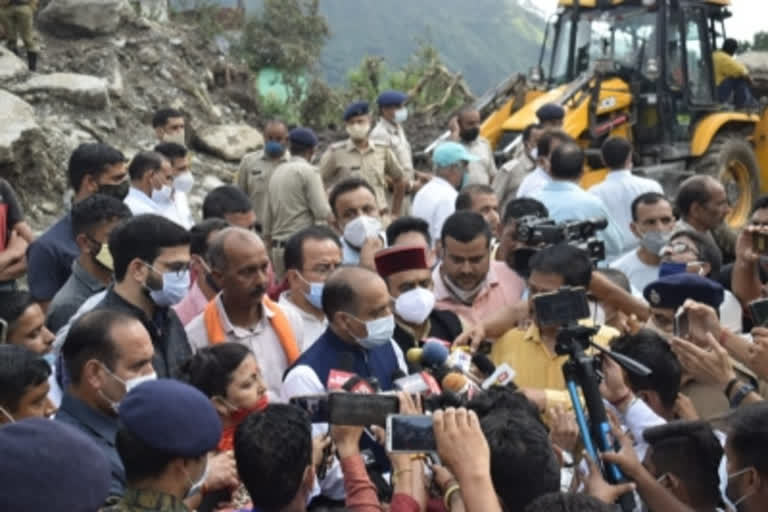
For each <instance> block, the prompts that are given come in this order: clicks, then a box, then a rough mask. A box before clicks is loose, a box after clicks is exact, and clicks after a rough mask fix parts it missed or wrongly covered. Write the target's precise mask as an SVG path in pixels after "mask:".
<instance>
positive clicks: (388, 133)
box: [370, 118, 415, 215]
mask: <svg viewBox="0 0 768 512" xmlns="http://www.w3.org/2000/svg"><path fill="white" fill-rule="evenodd" d="M370 137H371V140H372V141H374V142H375V143H376V144H377V145H379V146H384V147H387V148H389V149H391V150H392V153H394V155H395V157H396V158H397V161H398V163H399V164H400V167H402V168H403V171H404V172H405V178H406V179H407V180H408V181H409V182H410V181H412V180H413V179H414V177H415V173H414V170H413V151H412V150H411V144H410V142H408V139H407V138H406V137H405V131H404V130H403V127H402V126H400V125H399V124H394V123H390V122H389V121H387V120H386V119H384V118H381V119H379V122H378V123H376V126H374V128H373V130H371V135H370ZM411 199H412V194H408V193H407V191H406V194H405V197H404V198H403V211H402V212H400V213H401V214H402V215H407V214H408V213H409V212H410V210H411ZM387 200H388V201H389V202H390V203H391V202H392V194H390V193H389V191H388V193H387Z"/></svg>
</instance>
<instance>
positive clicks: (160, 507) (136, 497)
mask: <svg viewBox="0 0 768 512" xmlns="http://www.w3.org/2000/svg"><path fill="white" fill-rule="evenodd" d="M105 512H189V509H188V508H187V506H186V505H185V504H184V502H183V501H181V500H180V499H178V498H177V497H176V496H171V495H170V494H165V493H163V492H160V491H152V490H149V489H132V488H130V487H128V488H127V489H126V490H125V494H124V495H123V497H122V498H121V499H120V501H119V502H118V503H117V504H116V505H114V506H111V507H107V508H106V509H105Z"/></svg>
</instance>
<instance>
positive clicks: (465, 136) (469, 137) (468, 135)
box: [459, 127, 480, 142]
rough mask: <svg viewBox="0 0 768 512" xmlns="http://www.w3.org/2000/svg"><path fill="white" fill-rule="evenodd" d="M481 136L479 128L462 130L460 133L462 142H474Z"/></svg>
mask: <svg viewBox="0 0 768 512" xmlns="http://www.w3.org/2000/svg"><path fill="white" fill-rule="evenodd" d="M479 135H480V128H477V127H475V128H468V129H466V130H461V132H460V133H459V136H460V137H461V140H463V141H464V142H474V141H475V139H477V137H478V136H479Z"/></svg>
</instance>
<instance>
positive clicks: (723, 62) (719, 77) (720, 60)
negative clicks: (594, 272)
mask: <svg viewBox="0 0 768 512" xmlns="http://www.w3.org/2000/svg"><path fill="white" fill-rule="evenodd" d="M712 63H713V65H714V68H715V85H720V84H721V83H723V80H725V79H726V78H746V77H747V76H749V70H747V67H746V66H745V65H744V64H742V63H741V62H739V61H737V60H736V59H734V58H733V57H732V56H730V55H728V54H727V53H725V52H724V51H722V50H716V51H714V52H712Z"/></svg>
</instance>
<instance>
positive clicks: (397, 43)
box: [216, 0, 554, 95]
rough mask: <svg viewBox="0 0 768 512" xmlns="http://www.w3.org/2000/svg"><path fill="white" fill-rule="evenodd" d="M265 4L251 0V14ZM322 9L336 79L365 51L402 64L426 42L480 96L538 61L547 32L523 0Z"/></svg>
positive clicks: (355, 2)
mask: <svg viewBox="0 0 768 512" xmlns="http://www.w3.org/2000/svg"><path fill="white" fill-rule="evenodd" d="M216 1H217V2H218V3H220V4H222V5H231V4H233V0H216ZM544 1H554V0H544ZM261 4H262V1H261V0H246V6H247V9H248V12H249V13H255V12H258V9H259V8H260V6H261ZM320 9H321V11H322V12H323V14H325V15H326V17H327V18H328V23H329V25H330V27H331V39H330V41H329V42H328V44H327V45H326V47H325V50H324V52H323V56H322V59H321V69H322V71H323V72H324V73H325V76H326V78H327V79H328V81H329V82H330V83H331V84H341V83H343V82H344V80H345V78H346V74H347V71H348V70H349V69H350V68H353V67H356V66H357V65H358V64H359V63H360V61H361V59H362V58H363V57H365V56H366V55H380V56H383V57H385V58H386V59H387V62H388V64H389V66H390V68H398V67H400V66H402V65H403V64H404V63H405V62H406V61H407V59H408V57H409V56H410V55H412V54H413V53H414V51H415V50H416V48H417V47H418V45H419V41H424V40H427V41H429V42H430V43H431V44H432V45H434V46H435V47H436V48H437V49H438V50H439V52H440V54H441V55H442V56H443V58H444V59H445V62H446V64H447V65H448V67H449V68H451V69H453V70H456V71H461V72H462V73H463V74H464V77H465V79H466V80H467V82H468V83H469V85H470V87H471V88H472V90H473V92H474V93H475V94H476V95H480V94H482V93H483V92H484V91H485V90H486V89H488V88H489V87H492V86H494V85H496V83H498V82H499V81H501V80H503V79H504V78H506V77H507V76H509V75H510V74H511V73H515V72H521V71H526V70H527V69H528V68H529V67H530V66H532V65H534V64H535V62H536V61H537V59H538V55H539V46H540V44H541V39H542V36H543V32H544V21H543V20H542V19H541V17H540V16H539V15H538V14H536V13H534V12H532V11H531V10H529V9H526V8H522V7H520V5H518V0H474V1H472V2H467V1H466V0H386V1H381V0H321V2H320Z"/></svg>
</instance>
